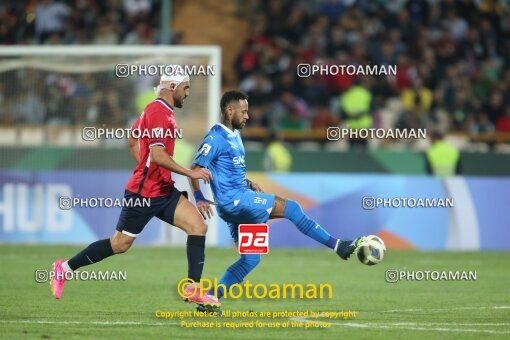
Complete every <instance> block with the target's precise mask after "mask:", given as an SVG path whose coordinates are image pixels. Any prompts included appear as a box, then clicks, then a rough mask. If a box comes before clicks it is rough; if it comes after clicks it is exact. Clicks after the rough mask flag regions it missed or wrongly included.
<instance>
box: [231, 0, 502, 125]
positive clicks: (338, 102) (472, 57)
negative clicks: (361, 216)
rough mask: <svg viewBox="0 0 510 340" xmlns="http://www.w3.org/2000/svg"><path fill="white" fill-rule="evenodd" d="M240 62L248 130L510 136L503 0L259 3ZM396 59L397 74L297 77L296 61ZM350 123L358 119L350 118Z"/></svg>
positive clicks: (251, 16)
mask: <svg viewBox="0 0 510 340" xmlns="http://www.w3.org/2000/svg"><path fill="white" fill-rule="evenodd" d="M250 4H251V8H247V9H246V11H245V12H246V13H249V20H250V25H249V27H250V29H251V32H250V34H249V37H248V39H247V40H246V42H245V47H244V49H243V50H242V51H241V52H240V53H239V56H238V58H237V63H236V68H237V72H238V74H239V77H240V81H239V83H240V88H241V89H243V90H244V91H246V92H247V93H248V94H249V96H250V104H251V108H250V111H251V116H252V119H251V121H250V122H249V125H250V126H264V127H269V128H277V127H280V128H292V129H307V128H317V127H321V128H322V127H327V126H332V125H336V124H339V123H340V124H342V125H345V123H347V124H348V125H349V126H355V127H380V126H381V112H383V111H384V109H385V108H387V106H388V103H389V100H391V99H392V98H398V99H399V101H398V103H397V104H398V105H396V106H393V107H396V108H398V112H394V114H396V116H397V117H395V121H394V125H393V127H399V128H432V129H435V130H440V131H443V132H446V131H465V132H491V131H495V130H498V131H506V132H510V68H509V66H510V65H509V62H510V11H509V8H508V7H507V6H508V3H507V2H506V1H498V0H479V1H472V0H444V1H424V0H408V1H405V0H403V1H400V0H396V1H390V0H373V1H369V0H365V1H363V0H361V1H355V0H330V1H328V0H326V1H291V0H273V1H265V2H259V1H253V2H251V3H250ZM302 63H305V64H330V65H332V64H338V65H349V64H352V65H367V64H369V65H397V75H396V76H352V75H351V76H350V75H341V74H339V75H336V76H320V75H319V76H313V77H302V78H301V77H298V76H297V74H296V67H297V65H298V64H302ZM351 123H352V124H351Z"/></svg>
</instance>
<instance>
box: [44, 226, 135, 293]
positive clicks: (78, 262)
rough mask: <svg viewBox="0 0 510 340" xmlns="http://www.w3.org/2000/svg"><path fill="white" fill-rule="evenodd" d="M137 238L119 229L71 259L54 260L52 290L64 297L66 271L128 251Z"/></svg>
mask: <svg viewBox="0 0 510 340" xmlns="http://www.w3.org/2000/svg"><path fill="white" fill-rule="evenodd" d="M134 240H135V238H134V237H131V236H127V235H124V234H122V233H120V232H118V231H116V232H115V234H114V235H113V236H112V237H111V238H107V239H104V240H99V241H96V242H94V243H91V244H90V245H89V246H88V247H87V248H85V249H83V250H82V251H80V252H79V253H78V254H76V255H75V256H74V257H72V258H71V259H70V260H69V261H66V260H64V259H60V260H57V261H55V262H53V273H54V275H53V278H52V279H51V281H50V285H51V292H52V293H53V296H54V297H55V298H56V299H60V298H61V297H62V292H63V290H64V286H65V284H66V275H65V273H66V272H72V271H74V270H76V269H78V268H80V267H83V266H87V265H89V264H93V263H97V262H99V261H101V260H103V259H105V258H107V257H110V256H112V255H113V254H120V253H124V252H126V251H127V250H128V249H129V248H130V247H131V245H132V244H133V242H134Z"/></svg>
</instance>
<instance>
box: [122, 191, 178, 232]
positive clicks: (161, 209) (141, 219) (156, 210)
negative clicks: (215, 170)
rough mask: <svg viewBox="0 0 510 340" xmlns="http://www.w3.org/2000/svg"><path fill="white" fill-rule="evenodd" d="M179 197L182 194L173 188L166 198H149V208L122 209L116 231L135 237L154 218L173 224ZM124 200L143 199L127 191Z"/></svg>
mask: <svg viewBox="0 0 510 340" xmlns="http://www.w3.org/2000/svg"><path fill="white" fill-rule="evenodd" d="M181 195H183V193H182V192H180V191H179V190H177V189H176V188H175V187H174V188H172V191H171V192H170V193H169V194H168V195H166V196H161V197H155V198H151V199H150V207H146V206H138V207H136V206H131V207H127V206H124V207H122V211H121V212H120V216H119V222H117V228H116V229H117V230H118V231H119V232H121V233H123V234H125V235H128V236H131V237H137V236H138V235H139V234H140V233H141V232H142V230H143V228H144V227H145V225H146V224H147V223H148V222H149V221H150V219H151V218H153V217H154V216H155V217H157V218H159V219H160V220H162V221H164V222H166V223H170V224H173V223H174V214H175V209H176V208H177V203H178V202H179V199H180V198H181ZM184 196H185V195H184ZM124 198H125V199H126V200H132V199H143V197H142V196H140V195H139V194H135V193H132V192H131V191H127V190H126V191H125V193H124Z"/></svg>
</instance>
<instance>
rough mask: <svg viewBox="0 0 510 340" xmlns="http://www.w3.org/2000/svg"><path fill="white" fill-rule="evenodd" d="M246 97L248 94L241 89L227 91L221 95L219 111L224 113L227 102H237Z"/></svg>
mask: <svg viewBox="0 0 510 340" xmlns="http://www.w3.org/2000/svg"><path fill="white" fill-rule="evenodd" d="M244 99H248V95H247V94H246V93H244V92H242V91H237V90H233V91H227V92H225V93H224V94H223V96H221V101H220V109H221V113H225V110H226V109H227V106H228V104H230V103H232V102H239V101H240V100H244Z"/></svg>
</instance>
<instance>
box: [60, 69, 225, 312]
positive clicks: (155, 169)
mask: <svg viewBox="0 0 510 340" xmlns="http://www.w3.org/2000/svg"><path fill="white" fill-rule="evenodd" d="M155 91H156V94H157V96H158V98H157V99H155V100H154V101H153V102H151V103H150V104H149V105H147V107H146V108H145V110H144V112H143V113H142V114H141V116H140V118H139V119H138V120H137V121H136V122H135V124H134V125H133V127H135V128H138V129H140V131H139V134H140V136H141V137H140V138H139V140H138V147H133V145H132V144H133V143H132V141H130V147H131V151H132V153H133V150H136V149H138V154H137V153H136V152H135V153H134V158H135V159H136V160H138V166H137V167H136V169H135V171H134V172H133V175H132V176H131V178H130V179H129V181H128V183H127V185H126V191H125V198H126V199H127V200H140V201H141V200H142V198H150V207H143V206H142V207H140V205H139V204H138V206H136V207H132V206H133V204H132V205H131V207H127V206H125V207H123V208H122V211H121V213H120V217H119V221H118V223H117V228H116V229H117V230H116V231H115V234H113V236H112V237H110V238H107V239H104V240H100V241H96V242H94V243H92V244H90V245H89V246H88V247H87V248H85V249H83V250H82V251H81V252H79V253H78V254H76V255H75V256H74V257H72V258H71V259H69V260H68V261H66V260H64V259H61V260H57V261H55V262H54V263H53V270H54V278H53V279H52V280H51V288H52V292H53V295H54V296H55V298H57V299H59V298H60V297H61V296H62V291H63V289H64V285H65V283H66V279H65V272H66V271H73V270H76V269H78V268H80V267H83V266H86V265H89V264H92V263H97V262H99V261H101V260H103V259H105V258H107V257H109V256H112V255H114V254H120V253H124V252H126V251H127V250H128V249H129V248H130V247H131V245H132V244H133V242H134V241H135V239H136V237H137V236H138V235H139V234H140V233H141V232H142V230H143V228H144V227H145V225H146V224H147V223H148V222H149V220H150V219H151V218H152V217H154V216H156V217H157V218H159V219H161V220H163V221H165V222H168V223H170V224H172V225H175V226H176V227H178V228H180V229H182V230H184V231H185V232H186V233H187V234H188V240H187V243H186V252H187V256H188V277H189V278H190V279H192V280H194V281H195V282H199V281H200V278H201V276H202V270H203V267H204V257H205V256H204V249H205V234H206V231H207V225H206V224H205V222H204V219H203V218H202V216H201V215H200V213H199V212H198V211H197V209H196V208H195V207H194V206H193V204H191V203H190V202H189V201H188V200H187V198H186V197H185V196H184V195H182V193H181V192H180V191H179V190H177V189H176V188H175V187H174V181H173V180H172V172H175V173H178V174H181V175H184V176H187V177H189V178H191V179H202V180H204V181H205V182H206V183H209V182H210V180H211V179H212V176H211V173H210V172H209V170H207V169H204V168H195V169H193V170H190V169H188V168H185V167H182V166H180V165H179V164H177V163H176V162H175V161H174V160H173V159H172V156H173V154H174V145H175V138H172V137H174V136H175V134H174V132H175V131H176V123H175V117H174V107H177V108H182V105H183V102H184V99H185V98H186V97H188V95H189V91H190V83H189V77H188V76H185V75H173V76H168V75H163V76H162V77H161V81H160V83H159V85H158V87H156V88H155ZM134 205H136V204H134ZM186 290H187V293H188V294H187V295H191V294H192V296H190V297H189V298H188V299H187V300H189V301H191V302H195V303H197V304H199V305H204V306H210V307H215V306H219V302H218V300H217V299H216V298H215V297H214V296H212V295H208V294H206V293H204V294H201V293H200V291H199V289H197V287H195V286H194V285H192V284H190V285H189V286H188V287H186ZM193 292H194V294H193Z"/></svg>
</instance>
